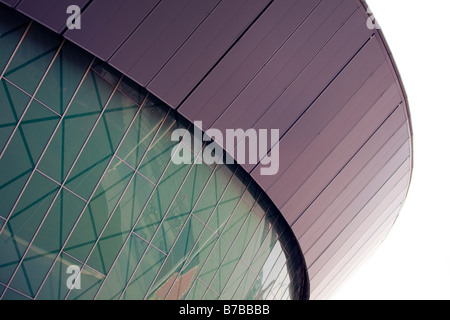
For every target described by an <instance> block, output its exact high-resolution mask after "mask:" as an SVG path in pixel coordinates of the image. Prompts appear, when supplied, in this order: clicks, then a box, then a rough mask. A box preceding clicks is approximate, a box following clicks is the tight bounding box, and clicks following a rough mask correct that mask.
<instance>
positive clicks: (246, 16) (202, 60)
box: [147, 0, 269, 108]
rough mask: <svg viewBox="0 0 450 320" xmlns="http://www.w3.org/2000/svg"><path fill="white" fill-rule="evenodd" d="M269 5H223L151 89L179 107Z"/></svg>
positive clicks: (254, 1)
mask: <svg viewBox="0 0 450 320" xmlns="http://www.w3.org/2000/svg"><path fill="white" fill-rule="evenodd" d="M268 3H269V0H246V1H243V0H227V1H222V2H220V4H219V5H218V6H217V7H216V8H215V9H214V10H213V11H212V12H211V14H210V15H209V16H208V17H207V18H206V19H205V21H204V22H203V23H202V24H201V25H200V27H199V28H198V29H197V30H196V31H195V32H194V34H193V35H192V36H191V37H190V38H189V39H188V40H187V41H186V43H184V44H183V46H182V47H181V48H180V49H179V50H178V51H177V52H176V53H175V54H174V56H173V57H171V59H170V60H169V61H168V62H167V64H166V65H165V66H164V67H163V68H162V69H161V71H160V72H159V73H158V74H157V75H156V76H155V77H154V78H153V79H152V80H151V81H150V83H149V84H148V85H147V89H148V90H149V91H151V92H152V93H153V94H155V95H156V96H158V97H159V98H161V99H162V100H164V101H165V102H166V103H168V104H169V105H170V106H172V107H174V108H175V107H177V106H178V105H179V104H180V103H181V101H182V100H183V99H184V98H185V97H186V96H187V95H188V94H189V92H190V91H191V90H192V89H193V88H194V87H195V86H196V85H197V84H198V83H199V82H200V81H201V79H202V78H203V77H204V76H205V75H206V74H207V73H208V71H209V70H210V69H211V68H212V67H213V66H214V64H215V63H216V62H217V61H218V60H219V59H220V57H221V56H222V55H223V54H224V53H225V52H226V51H227V50H228V49H229V48H230V47H231V45H232V44H233V42H235V41H236V40H237V39H238V38H239V36H241V35H242V33H243V32H244V30H245V29H246V28H248V27H249V25H250V24H251V23H252V22H253V21H254V19H255V18H256V17H257V16H258V14H260V13H261V11H262V10H263V9H264V7H265V6H266V5H267V4H268Z"/></svg>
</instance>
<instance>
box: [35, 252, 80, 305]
mask: <svg viewBox="0 0 450 320" xmlns="http://www.w3.org/2000/svg"><path fill="white" fill-rule="evenodd" d="M69 266H77V267H78V268H80V269H81V266H82V265H81V263H80V262H79V261H77V260H75V259H73V258H71V257H69V256H68V255H66V254H64V253H62V254H61V255H60V256H59V257H58V259H57V260H56V262H55V264H54V265H53V267H52V269H51V271H50V273H49V274H48V277H47V278H46V280H45V282H44V283H43V285H42V287H41V288H40V291H39V292H38V294H37V296H36V299H38V300H64V298H65V297H66V295H67V293H68V292H69V289H68V287H67V281H68V280H69V277H70V276H72V275H74V273H67V271H70V270H69V269H68V268H69ZM81 281H82V279H81Z"/></svg>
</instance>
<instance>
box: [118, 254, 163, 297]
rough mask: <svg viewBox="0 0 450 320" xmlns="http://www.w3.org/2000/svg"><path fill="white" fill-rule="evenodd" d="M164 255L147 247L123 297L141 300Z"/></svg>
mask: <svg viewBox="0 0 450 320" xmlns="http://www.w3.org/2000/svg"><path fill="white" fill-rule="evenodd" d="M165 259H166V255H164V254H162V253H161V252H160V251H158V250H156V249H155V248H153V247H149V249H148V251H147V253H146V254H145V255H144V257H143V259H142V261H141V263H140V264H139V266H138V267H137V269H136V273H135V274H134V276H133V277H132V278H131V281H130V283H129V285H128V287H127V289H126V291H125V293H124V295H123V297H122V298H123V299H132V300H142V299H144V297H145V295H146V294H147V290H148V289H149V288H150V286H151V284H152V283H153V280H154V279H155V276H156V274H157V272H158V270H159V269H160V267H161V265H162V263H163V262H164V260H165Z"/></svg>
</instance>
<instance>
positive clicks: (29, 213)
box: [7, 173, 58, 244]
mask: <svg viewBox="0 0 450 320" xmlns="http://www.w3.org/2000/svg"><path fill="white" fill-rule="evenodd" d="M57 189H58V186H57V185H56V184H55V183H53V182H52V181H50V180H49V179H47V178H46V177H44V176H42V175H41V174H39V173H35V174H34V175H33V177H32V178H31V180H30V182H29V184H28V187H27V188H26V189H25V192H24V193H23V195H22V197H21V199H20V201H19V202H18V204H17V206H16V208H15V210H14V212H13V214H12V215H11V217H10V218H9V220H8V222H7V225H8V230H9V232H10V237H14V238H15V239H17V241H20V242H23V243H24V244H28V243H29V241H30V240H31V238H32V237H33V235H34V233H35V232H36V230H37V228H38V226H39V224H40V223H41V222H42V219H43V218H44V216H45V214H46V213H47V210H48V209H49V207H50V204H51V203H52V201H53V199H54V197H55V194H56V191H57Z"/></svg>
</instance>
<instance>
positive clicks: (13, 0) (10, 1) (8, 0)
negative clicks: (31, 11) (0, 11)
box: [0, 0, 20, 7]
mask: <svg viewBox="0 0 450 320" xmlns="http://www.w3.org/2000/svg"><path fill="white" fill-rule="evenodd" d="M0 2H2V3H4V4H6V5H7V6H10V7H15V6H16V5H17V4H18V3H19V2H20V0H0Z"/></svg>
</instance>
